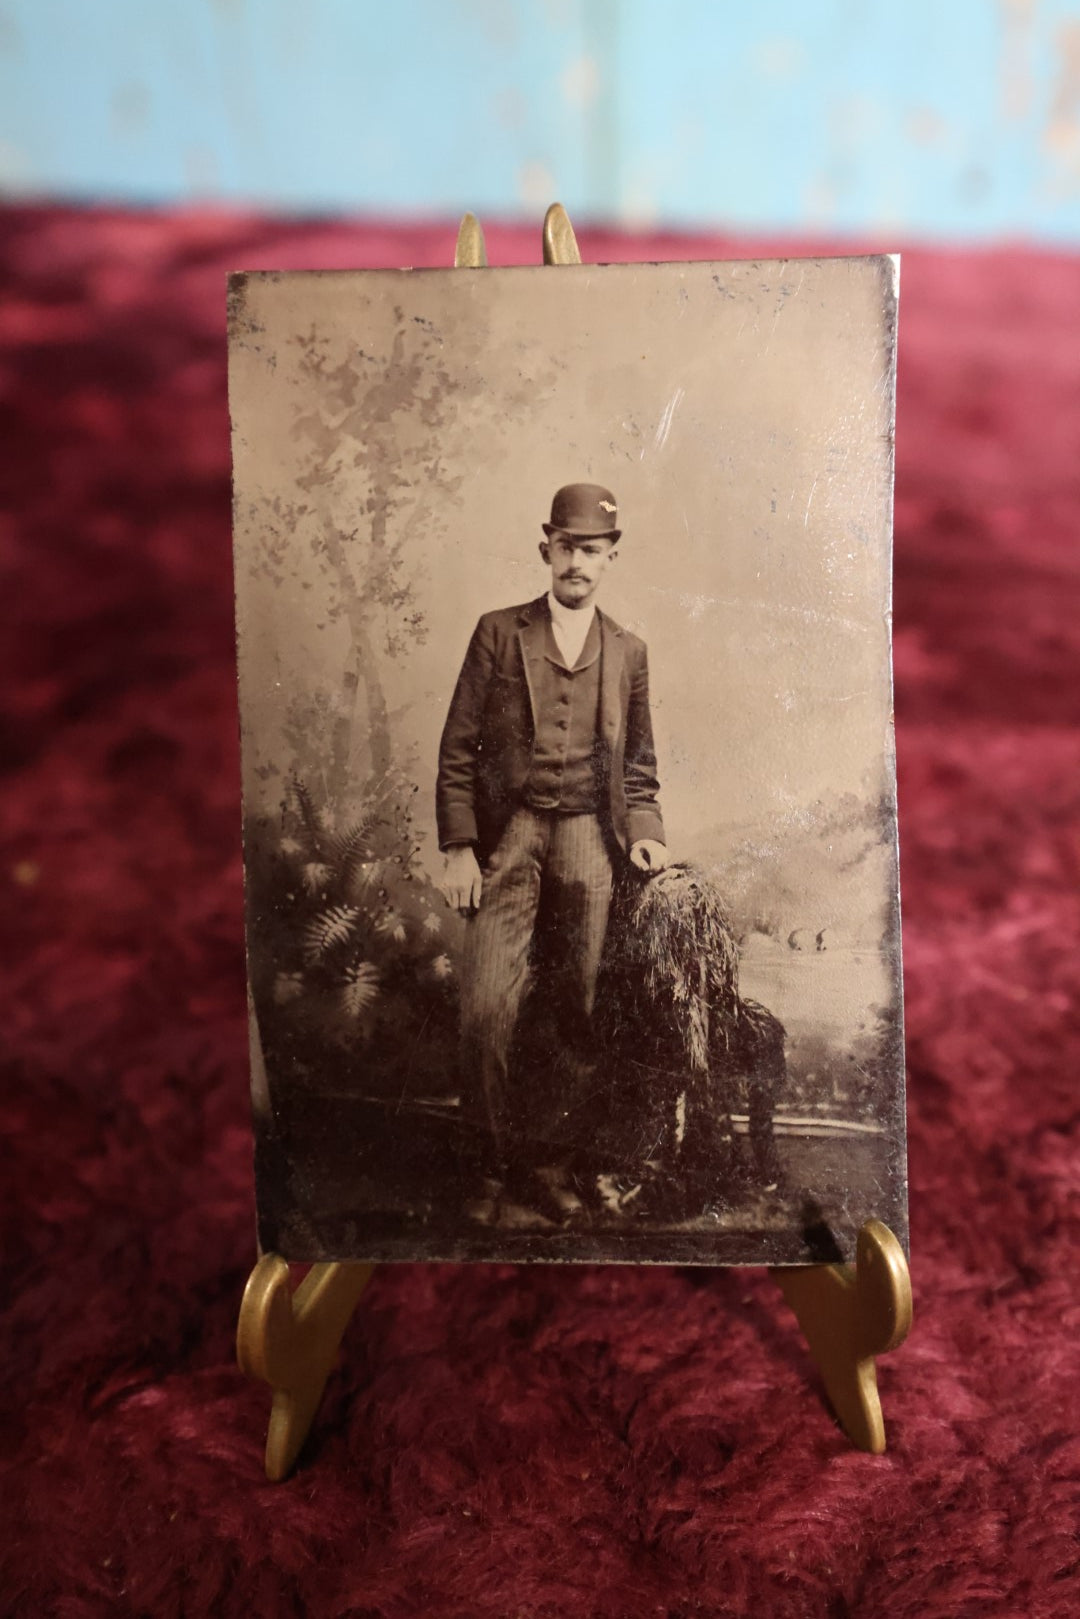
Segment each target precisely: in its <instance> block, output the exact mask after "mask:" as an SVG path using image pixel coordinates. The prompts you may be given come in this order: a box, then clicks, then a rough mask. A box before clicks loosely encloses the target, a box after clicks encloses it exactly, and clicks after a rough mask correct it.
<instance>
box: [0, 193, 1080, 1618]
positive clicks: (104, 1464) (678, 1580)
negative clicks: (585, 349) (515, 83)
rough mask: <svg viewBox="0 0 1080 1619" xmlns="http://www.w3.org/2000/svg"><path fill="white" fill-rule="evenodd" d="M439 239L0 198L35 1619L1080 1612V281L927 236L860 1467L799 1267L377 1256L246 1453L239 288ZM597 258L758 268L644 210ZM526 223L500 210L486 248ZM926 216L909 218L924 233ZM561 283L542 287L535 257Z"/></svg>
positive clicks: (21, 1217) (22, 1592)
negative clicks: (898, 1073) (888, 1162)
mask: <svg viewBox="0 0 1080 1619" xmlns="http://www.w3.org/2000/svg"><path fill="white" fill-rule="evenodd" d="M453 236H454V229H453V226H452V225H446V226H445V227H440V228H438V229H419V228H416V229H410V230H405V229H396V228H395V229H389V228H382V227H378V226H363V227H348V226H332V225H321V224H312V223H307V224H297V223H294V224H280V223H272V222H268V221H265V220H260V219H256V218H238V217H235V216H232V217H226V216H220V215H210V214H204V215H190V214H189V215H182V216H172V217H165V216H152V215H142V216H137V215H131V214H118V213H104V212H99V213H80V212H75V211H62V210H56V211H47V210H37V209H32V208H24V209H13V210H9V211H8V212H7V213H6V214H4V215H0V275H2V278H3V286H2V292H0V394H2V411H3V470H2V477H3V483H4V498H3V500H2V502H0V506H2V510H3V512H4V515H3V517H2V519H0V521H2V528H0V545H2V556H3V570H4V589H3V593H2V609H0V610H2V611H3V614H4V617H5V619H6V620H7V628H6V630H5V633H4V636H3V646H2V653H0V656H2V659H3V669H2V703H3V712H4V736H3V773H4V775H3V785H4V791H3V796H2V801H0V827H2V841H3V855H2V863H0V883H2V887H3V895H4V903H3V928H4V932H5V934H6V948H5V952H4V964H3V983H2V995H3V1030H4V1035H5V1038H4V1042H3V1044H4V1048H5V1055H4V1069H5V1078H4V1088H3V1094H2V1102H0V1107H2V1118H3V1128H4V1133H5V1137H6V1143H7V1144H6V1149H5V1152H4V1160H3V1167H4V1176H3V1179H4V1193H3V1222H4V1229H3V1298H4V1313H3V1348H2V1375H3V1383H4V1386H3V1393H2V1401H0V1424H2V1435H0V1469H2V1474H3V1490H4V1506H3V1528H2V1531H0V1541H2V1546H3V1567H2V1573H0V1606H2V1608H3V1611H4V1612H7V1613H12V1614H20V1615H22V1614H26V1615H35V1616H36V1615H44V1614H60V1615H63V1616H65V1619H82V1616H90V1615H98V1614H123V1615H168V1616H172V1615H181V1614H185V1615H186V1614H215V1615H217V1614H245V1615H246V1614H257V1615H273V1616H286V1615H294V1614H296V1615H299V1614H303V1613H308V1614H319V1615H322V1614H326V1615H335V1616H345V1615H349V1616H354V1619H399V1616H402V1619H403V1616H411V1615H420V1614H423V1615H435V1616H440V1619H488V1616H491V1619H508V1616H511V1615H514V1616H523V1619H524V1616H529V1619H533V1616H537V1619H539V1616H548V1615H552V1616H554V1615H559V1616H564V1615H575V1616H576V1615H583V1616H590V1619H592V1616H596V1619H609V1616H610V1619H638V1616H640V1619H645V1616H646V1615H648V1616H656V1615H668V1616H671V1619H676V1616H677V1619H689V1616H691V1615H708V1616H712V1615H715V1616H721V1615H742V1614H754V1615H759V1614H760V1615H764V1614H768V1615H771V1616H777V1619H783V1616H788V1615H790V1616H793V1619H794V1616H805V1615H815V1616H816V1615H821V1616H823V1619H824V1616H829V1619H839V1616H856V1615H857V1616H860V1619H871V1616H873V1619H876V1616H879V1615H881V1614H883V1613H889V1614H891V1615H894V1616H909V1615H910V1616H916V1615H917V1616H918V1619H937V1616H941V1619H945V1616H948V1619H957V1616H962V1615H974V1614H979V1615H980V1616H991V1615H995V1616H996V1615H1001V1616H1006V1615H1007V1616H1009V1619H1013V1616H1018V1615H1027V1616H1035V1619H1042V1616H1050V1615H1055V1616H1056V1615H1066V1614H1073V1613H1075V1612H1077V1611H1078V1609H1080V1562H1078V1557H1080V1552H1078V1547H1077V1538H1076V1536H1077V1527H1078V1509H1080V1439H1078V1423H1077V1416H1078V1401H1077V1384H1078V1377H1080V1350H1078V1343H1080V1305H1078V1304H1077V1290H1076V1280H1075V1272H1074V1271H1073V1268H1072V1267H1073V1265H1074V1264H1075V1263H1076V1257H1077V1249H1076V1237H1077V1226H1078V1208H1077V1182H1078V1170H1077V1132H1078V1120H1080V1109H1078V1105H1077V1095H1078V1091H1077V1068H1078V1057H1080V1049H1078V1048H1080V1041H1078V1027H1077V1024H1078V1020H1077V990H1078V978H1080V954H1078V951H1077V933H1078V922H1080V898H1078V892H1080V889H1078V878H1080V827H1078V821H1077V793H1078V787H1077V783H1078V774H1077V767H1078V762H1080V761H1078V753H1080V749H1078V745H1077V734H1076V720H1077V716H1078V713H1080V696H1078V690H1077V673H1078V667H1077V666H1078V658H1077V652H1078V647H1080V556H1078V549H1077V540H1076V533H1077V527H1078V518H1080V458H1078V456H1077V443H1078V431H1080V347H1078V344H1077V340H1076V326H1077V310H1078V308H1080V260H1077V259H1074V258H1069V257H1064V256H1051V255H1048V254H1036V253H1024V252H1019V251H1017V252H1001V253H983V254H976V253H965V254H959V253H957V254H946V253H930V252H913V253H911V254H910V255H909V256H908V257H907V258H906V260H905V267H904V272H903V294H902V299H901V310H902V316H901V364H900V390H899V416H898V434H897V445H898V480H897V551H896V569H897V589H896V672H897V715H898V722H899V732H898V746H899V760H900V778H901V780H900V802H901V832H902V872H903V886H904V906H905V911H904V934H905V945H906V956H907V993H908V1034H909V1056H910V1107H911V1173H912V1188H911V1192H912V1250H913V1273H914V1281H915V1293H916V1312H917V1313H916V1324H915V1329H914V1332H913V1334H912V1337H911V1339H910V1340H909V1342H908V1344H907V1345H906V1346H905V1347H904V1348H903V1349H902V1350H900V1351H899V1352H898V1353H897V1354H896V1355H894V1356H892V1357H890V1358H888V1359H886V1360H885V1361H884V1362H883V1363H882V1365H881V1369H880V1380H881V1385H882V1389H883V1393H884V1399H885V1406H886V1414H887V1421H888V1426H889V1438H890V1448H889V1452H888V1454H887V1455H886V1456H885V1457H883V1458H880V1459H875V1458H871V1457H869V1456H865V1455H860V1454H858V1453H857V1452H855V1451H853V1450H852V1449H851V1448H850V1446H849V1445H848V1443H847V1442H846V1440H845V1439H844V1438H843V1436H842V1435H841V1434H840V1433H839V1432H838V1430H837V1429H836V1427H835V1426H834V1424H833V1422H832V1420H831V1418H830V1417H829V1415H828V1413H827V1411H826V1410H825V1408H824V1407H823V1404H822V1402H821V1399H820V1396H819V1392H818V1389H817V1386H816V1383H815V1378H814V1374H813V1371H812V1369H811V1367H810V1364H809V1361H808V1358H807V1356H806V1353H805V1351H804V1348H803V1345H802V1343H801V1341H800V1338H799V1335H798V1332H797V1329H796V1328H795V1326H794V1324H793V1322H792V1321H791V1319H790V1318H789V1317H788V1316H787V1315H786V1313H785V1310H784V1308H783V1306H782V1304H781V1302H780V1299H779V1296H778V1295H777V1293H776V1291H775V1289H774V1288H773V1287H772V1285H771V1284H770V1283H769V1282H768V1280H767V1278H766V1277H764V1276H763V1275H762V1274H760V1273H754V1272H727V1273H715V1274H714V1273H706V1272H694V1271H690V1270H679V1269H642V1270H626V1269H600V1268H585V1269H573V1268H568V1269H558V1268H554V1269H552V1268H537V1269H532V1270H514V1269H512V1268H510V1267H478V1268H465V1267H452V1266H442V1267H432V1268H424V1267H412V1266H403V1267H398V1268H386V1269H384V1270H382V1271H381V1272H380V1273H378V1274H377V1276H376V1278H375V1280H374V1281H373V1283H372V1285H371V1287H370V1289H369V1292H368V1294H367V1296H366V1298H365V1300H364V1302H363V1305H362V1307H361V1309H360V1312H359V1314H358V1315H357V1317H356V1318H355V1320H354V1322H353V1324H352V1326H351V1327H350V1329H349V1332H348V1334H347V1337H346V1342H345V1353H344V1356H343V1360H342V1364H341V1368H340V1370H339V1371H338V1372H337V1373H336V1374H335V1375H334V1377H333V1379H332V1382H331V1385H330V1389H329V1391H328V1395H327V1399H326V1402H325V1405H324V1407H323V1409H322V1411H321V1413H320V1415H319V1417H318V1419H317V1421H316V1424H315V1429H314V1433H313V1437H312V1440H311V1442H310V1444H309V1447H308V1449H307V1450H306V1452H305V1454H304V1457H303V1459H302V1465H301V1467H300V1469H299V1471H298V1472H297V1474H296V1476H295V1477H294V1478H293V1479H292V1480H291V1481H290V1482H289V1483H287V1484H285V1485H283V1486H271V1485H268V1484H267V1483H266V1482H265V1481H264V1479H263V1476H262V1458H261V1451H262V1443H263V1436H264V1432H265V1425H266V1418H267V1408H268V1396H267V1394H266V1392H265V1390H263V1389H262V1388H260V1387H257V1386H255V1385H249V1384H247V1383H245V1382H244V1380H243V1379H242V1378H241V1377H240V1375H239V1374H238V1373H237V1371H236V1370H235V1368H234V1363H233V1348H232V1340H233V1332H234V1328H235V1321H236V1313H237V1306H238V1304H239V1300H240V1294H241V1291H242V1288H243V1284H244V1281H245V1279H246V1276H247V1272H248V1269H249V1267H250V1265H251V1263H252V1261H253V1258H254V1254H253V1220H252V1184H251V1165H250V1135H249V1126H248V1107H247V1094H246V1086H247V1066H246V1063H247V1058H246V1050H245V1017H244V969H243V955H242V939H241V869H240V855H239V830H240V819H239V805H238V769H237V746H236V710H235V698H234V683H233V646H232V617H231V613H232V606H231V579H230V553H229V484H228V421H227V414H226V406H225V348H224V281H223V273H224V270H225V269H226V268H227V267H231V268H254V267H272V266H332V265H339V266H341V265H385V264H398V263H409V262H412V263H414V264H421V263H423V264H439V263H445V262H447V261H448V260H449V258H450V256H451V254H452V250H453ZM581 236H582V244H583V248H584V252H585V256H586V257H587V258H592V259H604V258H614V257H619V258H657V257H708V256H717V255H722V254H724V253H728V252H734V253H748V252H751V251H753V248H752V247H751V245H750V244H746V243H736V242H730V241H729V242H724V241H719V240H705V239H693V240H677V239H673V238H668V239H663V240H661V239H658V238H649V239H641V240H622V239H613V238H611V237H609V236H604V235H600V234H597V233H592V232H589V231H582V233H581ZM539 245H540V244H539V232H538V230H531V231H528V232H517V231H515V232H510V231H499V230H492V231H490V232H489V247H490V250H491V256H492V258H493V260H494V261H495V262H508V261H510V260H515V259H516V260H519V261H528V260H534V259H536V258H537V257H538V255H539ZM889 245H891V244H889ZM552 273H553V274H554V273H556V272H554V271H553V272H552Z"/></svg>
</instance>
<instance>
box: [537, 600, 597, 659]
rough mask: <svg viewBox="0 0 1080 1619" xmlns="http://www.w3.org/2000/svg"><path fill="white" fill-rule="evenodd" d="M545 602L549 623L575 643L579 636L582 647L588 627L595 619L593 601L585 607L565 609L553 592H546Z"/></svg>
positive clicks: (594, 604)
mask: <svg viewBox="0 0 1080 1619" xmlns="http://www.w3.org/2000/svg"><path fill="white" fill-rule="evenodd" d="M547 602H548V612H549V613H550V614H551V622H552V623H553V624H555V625H557V626H558V628H559V629H560V630H561V631H563V632H566V633H569V634H570V635H571V636H572V637H573V639H574V640H575V641H576V640H577V639H578V637H579V636H580V638H581V644H582V646H584V645H585V637H586V636H587V635H588V633H589V625H590V624H591V623H592V621H593V619H594V618H595V617H596V603H595V602H594V601H593V602H590V603H589V605H588V606H587V607H567V606H565V604H564V603H563V602H561V601H560V600H559V598H558V597H557V596H556V594H555V592H554V591H553V590H549V591H548V593H547Z"/></svg>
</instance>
